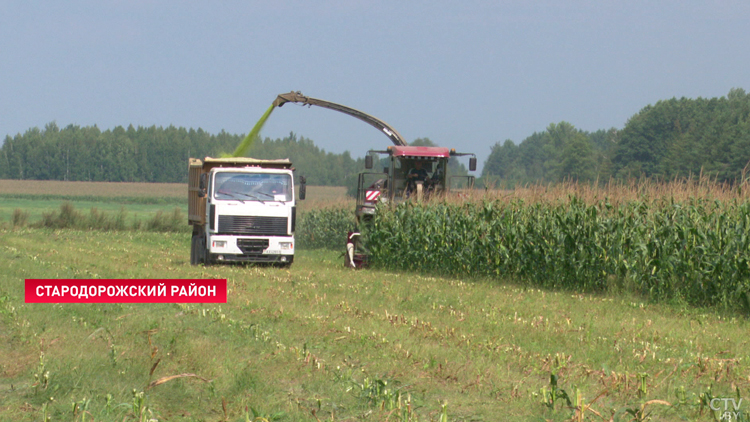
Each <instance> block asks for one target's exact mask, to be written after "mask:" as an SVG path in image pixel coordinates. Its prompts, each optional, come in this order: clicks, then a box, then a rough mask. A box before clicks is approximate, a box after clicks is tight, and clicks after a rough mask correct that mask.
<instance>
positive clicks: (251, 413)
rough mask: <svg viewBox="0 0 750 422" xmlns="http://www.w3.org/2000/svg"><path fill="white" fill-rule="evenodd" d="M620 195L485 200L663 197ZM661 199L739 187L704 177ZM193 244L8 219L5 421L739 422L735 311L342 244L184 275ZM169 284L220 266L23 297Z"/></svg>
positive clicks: (45, 193) (5, 188)
mask: <svg viewBox="0 0 750 422" xmlns="http://www.w3.org/2000/svg"><path fill="white" fill-rule="evenodd" d="M5 182H6V181H0V212H3V211H4V210H10V211H11V212H12V210H13V209H15V208H14V207H18V208H24V209H27V210H30V212H35V211H33V210H34V209H37V210H46V209H47V208H46V207H48V206H49V207H50V208H49V209H50V210H52V209H58V208H59V204H60V203H62V202H63V201H68V202H69V203H71V204H72V205H73V206H74V207H75V208H76V209H79V210H81V211H83V212H84V213H86V212H87V211H88V208H89V206H95V207H97V208H98V209H101V210H113V211H114V210H119V209H120V207H121V206H123V204H125V206H128V205H132V206H135V207H144V206H147V207H150V206H155V207H156V208H155V209H159V207H162V208H161V209H162V210H164V211H167V212H168V211H170V210H171V209H173V206H171V205H170V203H168V202H162V203H149V202H148V201H151V200H150V199H144V198H148V195H151V194H152V192H153V191H154V190H153V189H150V188H151V187H152V185H151V184H142V185H143V186H140V187H138V188H134V189H135V190H133V191H130V192H129V193H128V194H126V195H122V196H116V195H112V194H107V192H110V191H111V190H112V189H113V188H112V186H106V185H120V184H92V185H87V187H86V189H80V190H73V191H70V190H65V189H67V188H63V187H55V188H54V189H53V188H50V187H49V186H45V184H46V183H51V182H36V183H37V185H33V186H32V185H27V188H26V189H27V190H28V191H29V192H21V193H19V192H14V191H11V188H10V187H9V186H10V184H6V183H5ZM19 183H21V182H19ZM24 183H25V182H24ZM55 183H61V182H55ZM68 183H73V184H76V183H80V182H68ZM123 185H124V184H123ZM60 186H62V185H60ZM79 186H83V185H79ZM176 186H179V185H176ZM32 187H33V189H32ZM13 188H14V189H15V188H16V187H13ZM620 189H621V190H620V191H615V190H613V189H610V190H602V189H593V188H586V187H581V186H575V185H569V186H567V187H565V186H558V187H543V186H537V187H531V188H525V189H519V190H515V191H507V192H499V191H498V192H487V193H484V194H482V195H480V196H481V197H478V200H483V199H486V198H487V197H489V198H500V199H501V200H502V199H508V200H518V199H522V200H524V201H528V202H529V203H536V202H555V201H562V202H564V201H565V200H566V199H565V198H569V195H576V196H577V197H579V198H582V200H584V201H590V202H596V201H598V200H601V199H602V198H605V197H607V198H610V199H611V200H612V201H613V203H617V201H620V200H621V201H631V200H641V201H646V200H648V198H654V197H659V196H663V195H664V194H665V192H662V191H659V189H664V188H654V187H649V186H646V185H637V184H633V185H631V186H629V187H628V186H621V187H620ZM115 190H117V189H115ZM166 190H169V191H176V190H180V191H181V192H184V191H185V189H184V186H182V187H180V188H179V189H174V186H173V188H172V189H166ZM670 192H671V193H672V194H673V195H677V196H678V198H688V199H689V198H691V197H701V198H705V197H711V198H715V199H717V200H721V201H733V200H740V201H743V200H745V199H746V195H747V193H746V191H743V192H739V191H736V190H732V189H728V190H724V191H722V190H721V189H718V190H717V189H712V188H710V187H707V186H705V185H701V184H693V185H688V184H685V185H683V187H682V188H680V187H678V186H672V187H671V188H670ZM343 193H344V188H321V187H309V188H308V200H306V201H305V202H302V203H300V205H299V206H300V210H301V211H305V210H321V209H323V210H324V211H325V209H327V208H331V209H334V210H335V209H340V208H342V207H343V208H348V207H350V206H351V207H352V208H353V203H352V200H351V199H348V198H346V197H345V196H344V195H343ZM164 195H165V197H166V194H164ZM171 198H172V199H168V201H182V198H181V197H177V196H175V197H171ZM475 199H476V198H475ZM464 200H465V198H464ZM11 201H29V202H27V203H23V202H16V203H15V205H10V204H11ZM54 201H59V202H57V203H55V202H54ZM40 212H41V211H40ZM134 212H135V211H134ZM141 212H144V213H145V212H147V211H146V210H143V211H141ZM334 214H335V212H331V213H330V215H331V216H333V215H334ZM311 215H315V216H316V218H325V216H326V215H328V214H326V213H325V212H322V213H320V215H318V214H311ZM0 218H7V216H6V217H3V214H0ZM30 219H31V220H33V218H30ZM311 221H312V220H311ZM189 242H190V239H189V233H187V232H177V233H153V232H148V231H118V232H107V231H97V230H92V231H79V230H72V229H65V230H52V229H41V228H30V227H21V228H12V227H11V226H10V225H9V224H0V421H5V420H9V421H11V420H12V421H44V422H46V421H75V422H79V421H80V422H83V421H118V422H119V421H149V420H157V421H195V422H197V421H248V420H250V421H311V422H312V421H315V422H321V421H436V422H447V421H505V420H514V421H515V420H522V421H547V420H551V421H567V420H574V421H576V420H577V421H584V420H587V421H645V420H654V421H656V420H658V421H698V420H706V421H718V420H730V419H727V418H726V414H725V413H724V405H725V404H726V405H727V406H728V407H729V409H728V410H731V411H734V409H733V408H732V404H733V403H734V404H738V406H739V410H740V411H741V413H742V415H740V418H739V419H737V418H735V415H734V414H732V419H731V420H732V421H736V420H744V421H747V420H750V418H748V417H747V415H746V414H745V413H748V412H750V411H748V410H747V408H748V406H750V404H748V402H747V391H748V389H750V364H749V363H748V359H750V353H748V343H749V342H750V341H749V340H748V337H747V333H748V328H749V327H748V322H747V320H746V318H745V317H735V316H733V315H731V314H726V313H724V314H722V313H720V312H719V311H717V310H715V309H711V310H702V309H698V308H693V307H687V306H681V307H675V306H668V305H661V304H653V303H651V302H649V301H648V300H646V299H645V298H641V297H638V296H633V295H632V294H630V293H628V292H622V291H618V292H612V293H602V294H597V295H592V294H582V293H578V292H575V291H573V290H552V289H537V288H531V287H530V286H529V285H521V284H519V283H518V281H517V280H513V279H497V278H495V279H485V278H475V277H471V276H469V275H468V274H467V275H462V276H460V277H449V276H445V277H438V276H430V275H424V274H418V273H415V272H398V271H386V270H378V269H370V270H365V271H350V270H347V269H344V268H343V267H342V265H341V261H342V259H341V252H340V251H328V250H301V251H300V250H298V251H297V255H296V258H295V264H294V265H293V266H292V268H291V269H290V270H281V269H275V268H270V267H251V266H247V267H246V266H212V267H202V266H199V267H194V266H190V265H189ZM435 272H439V269H436V271H435ZM165 277H166V278H226V279H227V280H228V286H229V294H228V302H227V303H226V304H220V305H219V304H217V305H199V304H190V305H188V304H150V305H149V304H94V305H83V304H55V305H43V304H26V303H24V292H23V280H24V279H27V278H83V279H95V278H125V279H130V278H133V279H141V278H165ZM176 376H180V377H176ZM149 386H150V387H149ZM743 398H744V399H745V400H744V401H742V402H741V401H740V399H743ZM730 399H733V400H734V402H732V401H730ZM712 400H713V401H712ZM712 407H713V408H712ZM717 409H718V410H717ZM720 418H723V419H720Z"/></svg>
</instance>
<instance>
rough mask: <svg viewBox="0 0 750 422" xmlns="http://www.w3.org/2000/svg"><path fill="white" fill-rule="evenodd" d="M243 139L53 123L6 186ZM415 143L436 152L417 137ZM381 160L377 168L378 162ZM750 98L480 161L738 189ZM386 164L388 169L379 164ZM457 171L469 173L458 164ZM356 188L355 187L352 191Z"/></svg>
mask: <svg viewBox="0 0 750 422" xmlns="http://www.w3.org/2000/svg"><path fill="white" fill-rule="evenodd" d="M242 138H243V136H242V135H236V134H229V133H226V132H224V131H222V132H220V133H219V134H210V133H208V132H205V131H204V130H202V129H197V130H196V129H185V128H182V127H174V126H169V127H166V128H164V127H156V126H151V127H137V128H136V127H134V126H133V125H130V126H128V127H127V128H124V127H122V126H118V127H116V128H114V129H111V130H105V131H102V130H100V129H99V128H98V127H97V126H88V127H80V126H76V125H69V126H67V127H65V128H62V129H61V128H59V127H58V126H57V124H56V123H54V122H52V123H49V124H47V125H46V126H45V127H44V129H39V128H32V129H29V130H28V131H26V132H25V133H24V134H18V135H16V136H13V137H11V136H6V138H5V141H4V143H3V145H2V147H0V179H36V180H71V181H107V182H174V183H185V182H187V171H186V168H187V161H188V158H189V157H205V156H212V157H218V156H221V155H222V154H223V153H228V152H231V151H233V150H234V149H235V148H236V146H237V145H238V144H239V143H240V142H241V141H242ZM412 145H434V143H433V142H432V141H430V140H429V139H427V138H418V139H416V140H415V141H414V142H412ZM250 155H251V156H253V157H255V158H289V159H291V160H292V162H293V163H294V164H295V167H296V168H297V169H298V174H302V175H305V176H307V177H308V180H309V183H310V184H315V185H327V186H349V187H350V188H351V187H353V186H354V185H355V184H356V178H357V174H358V172H360V171H362V169H364V159H363V158H357V159H355V158H352V157H351V154H350V153H349V152H348V151H345V152H343V153H341V154H334V153H331V152H326V151H325V150H323V149H321V148H319V147H317V146H316V145H315V144H314V142H313V141H312V140H310V139H307V138H304V137H298V136H297V135H295V134H294V133H290V134H289V136H287V137H284V138H282V139H270V138H266V139H262V140H261V139H258V140H257V141H256V142H255V144H254V145H253V147H252V150H251V153H250ZM376 163H377V161H376ZM748 163H750V94H747V93H745V91H744V90H743V89H740V88H735V89H732V90H731V91H730V92H729V94H727V96H726V97H720V98H711V99H705V98H697V99H688V98H680V99H676V98H672V99H670V100H664V101H659V102H657V103H656V104H654V105H649V106H646V107H644V108H643V109H642V110H640V111H639V112H638V113H636V114H635V115H634V116H632V117H631V118H630V119H629V120H628V121H627V122H626V124H625V127H624V128H622V129H620V130H618V129H615V128H611V129H608V130H604V129H602V130H598V131H595V132H586V131H583V130H580V129H577V128H576V127H575V126H573V125H572V124H571V123H568V122H560V123H552V124H550V125H549V126H548V127H547V128H546V130H544V131H542V132H536V133H533V134H532V135H531V136H529V137H527V138H526V139H524V140H523V141H522V142H521V143H519V144H516V143H514V142H513V141H512V140H506V141H504V142H502V143H500V142H498V143H496V144H495V145H494V146H493V147H492V149H491V152H490V155H489V157H488V158H487V160H486V161H485V163H484V168H483V170H482V177H481V180H482V181H483V182H484V184H485V185H486V186H506V187H512V186H514V185H518V184H526V183H539V182H544V183H554V182H560V181H563V180H578V181H584V182H585V181H594V180H600V181H607V180H609V179H610V178H615V179H621V180H622V179H627V178H632V177H648V178H653V179H657V180H664V179H673V178H680V177H686V176H690V175H697V174H701V173H702V174H703V175H705V176H709V177H711V178H715V179H717V180H719V181H728V182H732V181H735V180H737V179H739V178H740V177H742V176H743V175H744V172H745V171H746V170H750V167H749V166H748ZM378 164H380V166H382V165H387V164H386V163H378ZM450 165H451V171H452V172H454V174H456V173H459V174H466V168H465V167H464V166H463V165H461V164H460V163H459V162H457V161H456V160H455V159H453V160H452V161H451V163H450ZM350 190H351V189H350Z"/></svg>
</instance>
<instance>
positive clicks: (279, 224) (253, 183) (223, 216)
mask: <svg viewBox="0 0 750 422" xmlns="http://www.w3.org/2000/svg"><path fill="white" fill-rule="evenodd" d="M293 170H294V169H293V168H292V163H291V162H290V161H289V160H256V159H253V158H210V157H206V158H205V159H204V160H202V161H201V160H198V159H191V160H190V170H189V171H190V183H189V188H188V190H189V191H188V196H189V216H188V220H189V223H190V224H191V225H193V236H192V241H191V249H190V262H191V264H193V265H197V264H201V263H204V264H210V263H214V262H265V263H273V264H277V265H281V266H287V267H288V266H290V265H291V264H292V262H293V261H294V247H295V243H294V230H295V224H296V217H297V213H296V210H297V208H296V203H295V192H294V174H293ZM301 179H302V180H303V183H302V184H301V186H300V192H299V197H300V199H304V196H305V195H304V190H305V187H304V178H301Z"/></svg>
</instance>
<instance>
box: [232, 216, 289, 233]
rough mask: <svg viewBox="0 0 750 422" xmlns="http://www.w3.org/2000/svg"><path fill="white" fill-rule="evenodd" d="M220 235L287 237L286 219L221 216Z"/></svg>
mask: <svg viewBox="0 0 750 422" xmlns="http://www.w3.org/2000/svg"><path fill="white" fill-rule="evenodd" d="M218 231H219V234H249V235H254V236H286V235H287V218H286V217H256V216H245V215H220V216H219V230H218Z"/></svg>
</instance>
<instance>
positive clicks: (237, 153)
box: [230, 104, 276, 157]
mask: <svg viewBox="0 0 750 422" xmlns="http://www.w3.org/2000/svg"><path fill="white" fill-rule="evenodd" d="M275 107H276V106H274V105H273V104H272V105H271V107H268V110H266V112H265V113H263V116H261V118H260V120H258V123H256V124H255V126H253V130H251V131H250V133H248V134H247V136H245V139H243V140H242V142H240V144H239V145H238V146H237V149H235V150H234V153H232V155H231V156H230V157H244V156H245V155H246V154H247V153H248V152H249V151H250V148H252V146H253V144H254V143H255V139H256V138H258V136H259V135H260V130H261V129H262V128H263V125H265V124H266V120H268V118H269V117H270V116H271V112H273V109H274V108H275Z"/></svg>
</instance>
